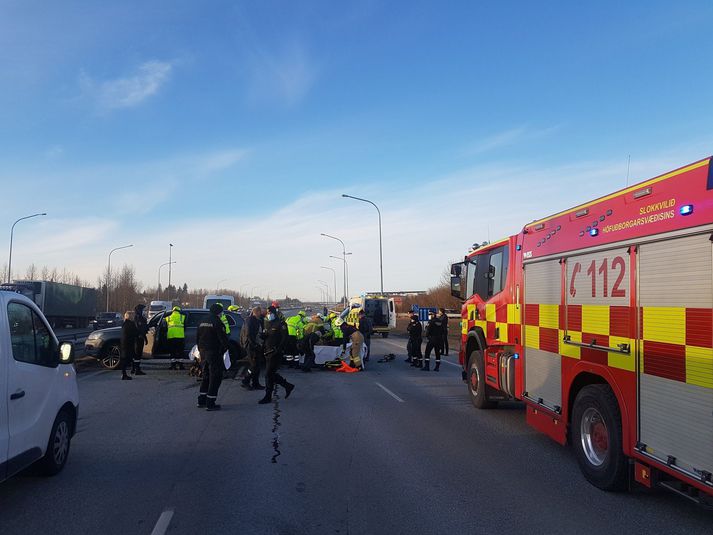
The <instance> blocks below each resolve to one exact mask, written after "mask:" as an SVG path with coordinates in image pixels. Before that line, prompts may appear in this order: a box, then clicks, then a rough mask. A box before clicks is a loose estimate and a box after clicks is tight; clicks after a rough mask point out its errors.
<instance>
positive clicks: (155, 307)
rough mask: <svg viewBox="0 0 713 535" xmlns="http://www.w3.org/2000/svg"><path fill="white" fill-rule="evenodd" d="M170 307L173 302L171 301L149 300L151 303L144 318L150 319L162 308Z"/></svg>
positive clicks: (161, 310) (168, 308)
mask: <svg viewBox="0 0 713 535" xmlns="http://www.w3.org/2000/svg"><path fill="white" fill-rule="evenodd" d="M172 308H173V303H171V301H151V304H150V305H149V311H148V313H147V314H146V319H151V318H153V317H154V316H155V315H156V314H159V313H161V312H163V311H164V310H171V309H172Z"/></svg>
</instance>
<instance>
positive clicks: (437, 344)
mask: <svg viewBox="0 0 713 535" xmlns="http://www.w3.org/2000/svg"><path fill="white" fill-rule="evenodd" d="M442 345H443V340H441V339H440V338H429V339H428V342H426V356H425V359H424V360H425V362H426V365H428V363H429V362H430V361H431V350H433V351H435V353H436V362H437V363H439V362H441V346H442Z"/></svg>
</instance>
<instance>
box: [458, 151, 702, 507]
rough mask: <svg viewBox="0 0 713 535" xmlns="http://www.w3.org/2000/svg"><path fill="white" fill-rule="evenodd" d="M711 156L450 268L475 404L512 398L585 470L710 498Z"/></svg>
mask: <svg viewBox="0 0 713 535" xmlns="http://www.w3.org/2000/svg"><path fill="white" fill-rule="evenodd" d="M712 240H713V166H711V159H710V158H708V159H705V160H701V161H699V162H696V163H694V164H691V165H688V166H686V167H682V168H680V169H677V170H675V171H672V172H670V173H666V174H664V175H661V176H658V177H656V178H652V179H651V180H647V181H645V182H642V183H640V184H637V185H635V186H631V187H627V188H626V189H623V190H620V191H617V192H615V193H612V194H611V195H607V196H605V197H601V198H599V199H596V200H594V201H592V202H588V203H586V204H582V205H580V206H576V207H574V208H571V209H569V210H565V211H563V212H560V213H557V214H555V215H552V216H549V217H546V218H544V219H540V220H538V221H534V222H532V223H529V224H527V225H526V226H525V227H524V228H523V229H522V231H521V232H520V233H518V234H516V235H514V236H511V237H509V238H507V239H504V240H501V241H498V242H495V243H489V244H487V245H484V246H481V247H477V248H476V249H475V250H473V251H471V252H470V253H469V254H468V255H467V256H466V257H465V259H464V261H463V262H460V263H457V264H454V265H453V266H452V268H451V275H452V277H451V293H452V294H453V295H454V296H457V297H460V298H461V299H464V300H465V303H464V305H463V308H462V343H461V349H460V362H461V364H462V365H463V370H464V371H463V378H464V380H466V382H467V384H468V389H469V393H470V397H471V399H472V402H473V404H474V405H475V406H476V407H477V408H479V409H485V408H490V407H493V406H495V405H496V404H497V402H498V401H502V400H509V399H516V400H522V401H523V402H524V403H525V405H526V418H527V422H528V424H530V425H531V426H533V427H534V428H536V429H538V430H539V431H541V432H543V433H545V434H547V435H549V436H550V437H552V438H553V439H554V440H556V441H557V442H559V443H561V444H566V443H567V442H569V443H570V444H571V445H572V446H573V448H574V451H575V454H576V456H577V459H578V462H579V465H580V467H581V469H582V472H583V473H584V475H585V477H586V478H587V480H589V481H590V482H591V483H592V484H594V485H596V486H597V487H599V488H601V489H605V490H622V489H626V488H627V486H628V484H629V481H630V479H631V476H632V475H633V479H634V480H635V481H636V482H638V483H640V484H642V485H644V486H647V487H652V486H654V485H657V484H658V485H663V486H665V487H667V488H669V489H671V490H674V491H676V492H678V493H681V494H683V495H685V496H686V497H688V498H691V499H694V500H697V501H710V499H711V496H713V479H712V478H711V473H712V472H713V242H712Z"/></svg>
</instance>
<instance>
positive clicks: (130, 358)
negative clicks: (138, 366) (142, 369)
mask: <svg viewBox="0 0 713 535" xmlns="http://www.w3.org/2000/svg"><path fill="white" fill-rule="evenodd" d="M131 349H134V348H133V347H132V348H131ZM120 365H121V372H122V373H123V374H126V369H127V368H128V367H129V366H130V365H131V366H133V365H134V355H133V353H132V352H131V351H127V350H126V348H122V349H121V361H120Z"/></svg>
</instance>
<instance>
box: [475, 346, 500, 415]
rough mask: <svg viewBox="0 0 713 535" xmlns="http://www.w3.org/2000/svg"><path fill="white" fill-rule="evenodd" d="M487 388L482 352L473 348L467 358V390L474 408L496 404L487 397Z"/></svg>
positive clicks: (487, 407)
mask: <svg viewBox="0 0 713 535" xmlns="http://www.w3.org/2000/svg"><path fill="white" fill-rule="evenodd" d="M487 388H488V387H487V385H486V384H485V361H484V360H483V352H482V351H479V350H475V351H473V352H472V353H471V354H470V359H468V392H469V393H470V400H471V401H472V402H473V405H474V406H475V408H476V409H492V408H493V407H495V406H496V405H497V403H496V402H494V401H490V400H489V399H488V390H487Z"/></svg>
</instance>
